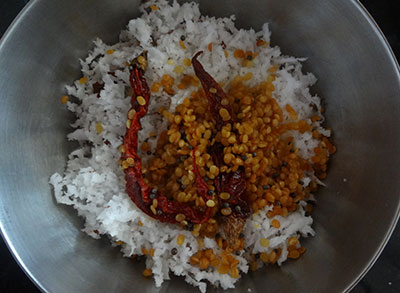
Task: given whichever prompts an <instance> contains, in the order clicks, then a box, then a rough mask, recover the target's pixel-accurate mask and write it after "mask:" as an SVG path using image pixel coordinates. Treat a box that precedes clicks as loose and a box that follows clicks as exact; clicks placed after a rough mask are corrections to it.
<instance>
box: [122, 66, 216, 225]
mask: <svg viewBox="0 0 400 293" xmlns="http://www.w3.org/2000/svg"><path fill="white" fill-rule="evenodd" d="M130 83H131V87H132V90H133V95H132V99H131V109H130V110H132V109H133V110H135V112H136V114H135V115H134V117H133V118H132V120H130V122H128V123H129V127H127V130H126V133H125V136H124V142H123V144H124V147H125V152H124V153H123V154H122V156H121V160H123V161H126V160H127V159H129V158H132V159H133V160H134V163H133V164H130V165H129V166H128V167H127V168H125V169H124V172H125V179H126V192H127V193H128V195H129V197H130V198H131V199H132V201H133V202H134V203H135V204H136V205H137V207H139V208H140V209H141V210H142V211H143V212H145V213H146V214H148V215H149V216H151V217H153V218H155V219H157V220H159V221H161V222H168V223H176V222H177V221H176V219H175V217H176V215H177V214H178V213H179V214H184V215H185V218H186V221H188V222H189V221H190V222H192V223H195V224H196V223H204V222H206V221H207V220H208V219H209V218H210V217H211V212H212V208H210V207H207V208H205V209H204V208H203V209H201V208H194V207H191V206H190V205H188V204H184V203H180V202H177V201H173V200H170V199H168V198H167V197H166V196H165V195H163V194H161V193H160V192H158V191H157V190H156V189H152V188H150V187H149V186H148V185H147V184H146V183H145V182H144V180H143V174H142V163H141V159H140V157H139V155H138V154H137V150H138V132H139V130H140V129H141V124H140V119H141V118H142V117H143V116H144V115H146V113H147V110H148V105H149V100H150V90H149V87H148V85H147V82H146V79H145V78H144V71H143V69H142V68H140V67H139V66H138V65H133V69H132V70H131V74H130ZM138 96H142V97H143V98H144V100H145V102H146V103H145V104H144V105H139V103H138V102H137V101H136V99H137V97H138ZM192 156H193V157H194V150H193V153H192ZM195 161H196V160H193V169H194V170H195V172H196V174H197V175H196V185H197V190H198V192H199V194H200V195H201V196H202V197H203V199H204V201H205V202H206V201H207V200H209V199H211V198H212V196H211V195H208V185H207V183H206V182H205V181H204V180H203V179H202V178H201V177H200V176H198V169H197V165H196V163H195ZM155 199H156V200H157V208H156V209H155V211H156V213H154V212H153V211H152V209H151V206H152V205H153V202H154V200H155Z"/></svg>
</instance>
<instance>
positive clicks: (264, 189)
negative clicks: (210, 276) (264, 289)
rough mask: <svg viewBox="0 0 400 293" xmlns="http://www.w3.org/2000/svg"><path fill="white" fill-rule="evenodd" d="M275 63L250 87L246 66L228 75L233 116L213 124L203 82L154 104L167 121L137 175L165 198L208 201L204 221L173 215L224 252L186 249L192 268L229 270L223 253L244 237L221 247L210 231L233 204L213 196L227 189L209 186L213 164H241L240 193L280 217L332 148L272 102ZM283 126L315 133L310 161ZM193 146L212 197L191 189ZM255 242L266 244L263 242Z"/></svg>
mask: <svg viewBox="0 0 400 293" xmlns="http://www.w3.org/2000/svg"><path fill="white" fill-rule="evenodd" d="M243 56H245V54H243ZM188 65H190V64H188ZM276 71H277V66H273V67H271V68H270V69H269V70H268V72H269V75H268V77H267V79H266V80H265V81H264V82H262V83H260V84H259V85H257V86H256V87H249V86H248V85H246V82H247V81H249V80H250V79H251V78H252V73H247V74H245V75H243V76H236V77H235V78H234V79H233V81H232V82H231V84H230V85H229V86H228V91H227V98H225V99H224V100H222V102H221V103H222V105H231V107H232V109H233V112H234V113H233V114H234V116H235V117H234V118H235V119H234V121H235V122H233V123H227V124H225V125H224V126H223V127H222V128H221V129H220V131H217V129H216V125H215V119H214V117H212V114H211V112H210V111H209V109H208V107H209V105H208V102H207V98H206V96H205V92H204V90H203V89H199V90H196V91H193V92H192V94H191V97H187V98H185V100H184V101H183V103H182V104H180V105H178V106H177V107H176V110H175V112H174V113H171V112H168V111H167V110H165V109H163V108H160V109H159V113H160V114H161V115H163V116H164V117H165V118H166V119H168V121H169V127H168V130H166V131H165V132H163V133H162V134H161V135H160V137H159V139H158V143H157V148H156V151H155V154H154V156H153V157H152V159H151V160H150V161H149V163H148V165H147V166H145V167H144V168H143V173H144V174H145V175H146V177H145V181H146V183H147V184H149V185H150V186H153V187H154V188H157V189H158V190H159V191H160V192H161V193H163V194H165V195H166V196H168V197H169V198H170V199H174V200H176V201H178V202H185V203H190V204H191V205H193V206H196V207H204V206H208V207H213V217H212V218H211V219H210V220H209V221H208V222H206V223H203V224H195V225H193V226H191V227H187V226H188V222H187V221H185V217H184V215H182V214H178V215H177V216H176V220H177V221H178V222H180V223H181V225H182V226H183V227H185V228H189V229H190V230H192V233H193V235H194V236H196V237H199V239H200V240H201V238H202V237H205V236H206V237H212V238H215V239H216V241H217V243H218V244H219V246H220V247H221V248H223V249H225V252H224V253H226V255H225V254H223V255H222V258H221V256H215V255H214V253H213V252H212V251H210V250H204V251H203V250H200V251H198V252H197V253H196V254H195V255H193V256H192V258H191V263H192V264H193V265H198V266H199V267H200V268H204V269H206V268H208V267H209V266H218V271H220V272H221V273H228V272H230V273H231V275H232V276H236V275H237V273H236V271H235V269H233V270H231V269H230V265H231V263H233V264H235V261H234V257H233V256H232V255H231V253H232V252H234V251H238V250H241V249H243V247H244V239H243V238H240V237H239V238H238V239H236V240H235V241H234V242H233V243H234V244H233V245H231V247H228V245H227V241H226V239H222V237H221V236H220V234H219V233H218V232H219V225H220V221H221V217H224V216H229V215H230V214H231V213H232V208H233V207H230V206H227V205H222V204H220V201H221V200H226V199H228V198H229V197H230V194H229V193H226V192H222V193H220V194H215V186H214V185H213V179H214V178H215V177H216V176H218V174H219V173H220V172H226V173H230V172H235V171H236V170H238V168H244V170H245V177H246V180H247V185H246V197H247V200H248V202H249V203H250V206H251V209H252V212H253V213H258V212H260V211H261V210H262V209H263V208H264V207H265V206H267V205H269V206H272V210H270V211H268V213H267V216H268V217H269V218H272V217H274V216H276V215H280V216H283V217H286V216H287V215H288V214H289V213H291V212H292V211H294V210H296V209H297V204H298V202H299V201H301V200H307V199H308V198H309V197H310V192H314V191H316V189H317V184H316V182H311V183H310V185H309V186H307V187H304V186H303V182H302V177H303V174H304V172H307V171H312V170H314V171H315V174H316V176H317V177H318V178H320V179H323V178H325V177H326V170H327V163H328V158H329V155H331V154H333V153H334V152H335V150H336V149H335V146H334V145H333V144H332V143H331V142H330V140H329V139H328V138H327V137H324V136H323V135H322V134H320V133H318V131H316V130H314V129H313V127H312V125H311V124H310V123H309V122H307V121H306V120H298V115H297V113H296V112H295V111H294V110H293V107H292V106H291V105H289V104H288V105H286V106H285V109H282V108H281V107H280V106H279V105H278V103H277V101H276V100H275V99H274V94H273V92H274V85H273V82H274V80H275V72H276ZM174 82H175V81H174V80H173V78H172V77H170V76H167V75H166V76H163V78H162V80H161V82H160V83H154V84H153V86H152V91H159V90H160V88H161V87H163V88H164V90H165V92H166V93H169V94H171V93H172V86H173V85H174ZM198 84H199V82H198V80H197V78H196V77H195V76H189V75H185V76H184V78H183V79H182V81H180V82H179V84H178V88H186V87H188V86H190V85H198ZM211 90H212V89H210V91H211ZM284 110H286V111H287V113H288V114H289V116H290V121H289V122H283V111H284ZM219 115H220V116H221V118H222V120H224V121H228V120H230V119H231V118H233V117H230V114H229V113H228V112H227V111H226V110H225V111H224V109H221V111H220V112H219ZM318 119H320V117H318V116H314V117H312V119H311V121H316V120H318ZM290 130H295V131H299V132H300V133H304V132H312V135H313V137H314V138H316V139H318V140H319V146H318V147H317V148H315V149H314V152H315V155H314V156H313V157H312V163H309V162H308V161H307V160H305V159H303V158H301V157H300V156H299V154H298V149H297V148H296V146H295V145H294V143H293V137H291V136H287V135H284V134H285V133H286V132H288V131H290ZM216 142H218V143H220V144H222V145H223V147H224V149H223V153H224V156H223V161H224V164H223V165H222V166H220V168H218V167H217V166H216V165H217V164H216V163H215V162H214V161H213V156H212V153H211V152H210V149H212V146H213V145H214V144H215V143H216ZM141 149H142V151H145V152H146V151H148V150H149V147H148V144H147V143H146V142H144V143H143V144H142V145H141ZM193 149H195V160H196V164H197V166H198V168H199V173H200V175H201V176H202V177H203V178H204V179H205V181H206V182H207V183H208V188H209V192H210V193H211V194H213V195H214V197H213V200H209V201H207V202H204V200H203V198H202V197H201V196H199V195H198V194H197V190H196V184H195V174H194V172H193V161H192V160H193V159H192V156H191V153H192V150H193ZM307 211H309V212H310V211H311V206H307ZM279 225H280V223H279V221H278V220H273V221H272V226H274V227H276V228H279ZM294 238H295V239H294ZM265 240H266V241H268V240H267V239H265ZM266 241H265V242H266ZM289 242H291V243H289V248H290V249H289V255H288V257H289V258H293V259H295V258H298V257H299V256H300V254H301V253H303V252H304V251H305V249H304V248H303V247H297V246H299V245H298V240H297V238H296V237H293V239H289ZM262 245H266V246H268V243H262ZM280 253H281V251H279V249H277V250H276V251H272V252H271V253H270V254H269V255H267V254H265V253H262V254H261V255H259V256H257V255H255V256H253V257H254V258H257V257H261V259H262V260H263V261H264V262H272V263H273V262H275V261H276V260H277V258H278V256H279V255H280ZM224 255H225V256H224ZM231 258H233V259H231ZM256 266H257V263H256V262H253V263H252V265H251V269H256ZM232 267H235V265H232Z"/></svg>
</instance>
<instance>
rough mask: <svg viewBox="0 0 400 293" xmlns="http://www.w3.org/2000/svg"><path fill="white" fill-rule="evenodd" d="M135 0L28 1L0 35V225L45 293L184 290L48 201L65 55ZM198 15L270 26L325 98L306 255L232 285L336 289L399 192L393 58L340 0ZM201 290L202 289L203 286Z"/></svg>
mask: <svg viewBox="0 0 400 293" xmlns="http://www.w3.org/2000/svg"><path fill="white" fill-rule="evenodd" d="M139 2H140V1H137V0H119V1H114V0H101V1H100V0H86V1H79V0H69V1H64V0H36V1H31V2H30V3H29V5H27V7H26V8H25V9H24V10H23V11H22V12H21V13H20V15H19V17H18V18H17V19H16V20H15V21H14V23H13V25H12V26H11V27H10V29H9V30H8V32H7V33H6V34H5V35H4V37H3V39H2V41H1V43H0V97H1V100H0V101H1V102H0V133H1V135H0V137H1V140H0V150H1V155H0V156H1V160H0V180H1V181H0V194H1V197H0V224H1V231H2V234H3V237H4V238H5V240H6V241H7V243H8V245H9V248H10V249H11V251H12V252H13V254H14V256H15V258H16V259H17V260H18V262H19V263H20V265H21V267H22V268H23V269H24V270H25V272H26V273H27V274H28V276H29V277H30V278H31V279H32V281H34V282H35V283H36V284H37V286H38V287H39V288H40V289H41V290H43V291H45V292H112V291H115V292H129V291H137V292H167V291H169V292H189V291H193V290H194V289H193V288H192V287H190V286H189V285H187V284H185V283H184V282H183V280H181V279H179V278H172V280H171V281H168V282H165V283H164V285H163V286H162V287H161V288H160V289H158V288H156V287H155V286H154V285H153V282H152V281H150V280H145V279H144V278H143V277H142V276H141V272H142V270H143V263H142V264H140V263H139V264H138V263H134V262H132V261H131V260H129V259H125V258H123V257H122V255H121V254H120V253H119V252H118V250H117V249H115V248H112V247H111V246H110V245H109V243H108V241H107V240H106V239H103V240H100V241H97V240H93V239H91V238H90V237H88V236H86V235H85V234H84V233H83V232H81V231H80V229H81V228H82V220H81V219H79V218H78V217H77V215H76V213H75V211H74V210H72V209H71V208H68V207H65V206H61V205H57V204H56V202H55V200H54V198H53V194H52V190H51V188H50V185H49V183H48V181H49V176H50V175H51V174H53V173H54V172H56V171H57V172H62V171H63V169H64V167H65V164H66V158H67V155H68V153H69V152H70V151H71V150H73V149H74V148H75V147H76V146H75V145H74V144H71V143H69V142H67V140H66V134H67V133H68V132H69V131H70V130H71V129H70V127H69V123H70V122H71V121H73V117H72V115H71V114H70V113H69V112H68V111H67V110H66V108H65V106H63V105H61V103H60V97H61V96H62V95H63V94H64V93H65V91H64V86H65V85H66V84H70V83H71V82H72V81H73V80H75V79H77V78H78V77H79V75H80V72H79V63H78V58H82V57H84V56H85V55H86V53H87V51H88V50H89V49H90V48H92V46H93V44H92V40H93V39H94V38H95V37H97V36H98V37H100V38H102V39H104V40H105V41H106V42H108V43H113V42H116V41H117V39H118V35H119V31H120V30H121V29H122V28H124V26H125V25H126V24H127V22H128V20H129V19H130V18H133V17H136V16H138V14H139V13H138V5H139ZM200 7H201V10H202V12H203V13H204V14H209V15H213V16H227V15H230V14H235V15H236V16H237V25H238V26H240V27H245V28H249V27H253V28H256V29H259V28H260V27H261V25H262V24H263V23H264V22H269V23H270V27H271V30H272V33H273V35H272V43H273V44H277V45H279V46H280V47H281V48H282V50H283V52H284V53H286V54H289V55H294V56H305V57H308V58H309V59H308V61H307V62H306V66H305V68H304V69H305V70H306V71H312V72H313V73H315V74H316V76H317V77H318V79H319V82H318V84H317V86H316V87H314V91H315V92H316V93H318V94H319V95H320V96H321V97H322V98H323V100H324V102H325V104H326V109H327V110H326V117H327V121H328V123H327V124H328V125H329V126H331V127H332V128H333V130H334V140H335V143H336V145H337V148H338V152H337V154H336V155H335V156H334V157H333V159H332V161H331V164H330V169H329V176H328V178H327V180H326V184H327V186H326V188H323V189H321V190H320V191H319V192H318V194H317V198H318V203H317V207H316V208H315V212H314V219H315V222H314V228H315V230H316V232H317V235H316V236H315V237H314V238H313V239H309V240H307V241H306V242H305V247H306V248H307V253H306V254H305V255H304V256H303V257H302V258H301V259H300V260H299V261H296V262H292V261H289V262H288V263H287V264H285V265H283V266H282V267H280V268H279V267H273V266H270V267H268V268H265V269H262V270H260V271H257V272H255V273H250V274H248V275H247V276H245V277H243V278H242V280H240V282H238V283H237V287H236V289H235V290H234V291H235V292H247V289H251V290H252V292H264V291H265V290H267V289H268V291H269V292H274V291H279V292H294V291H296V292H322V291H324V292H340V291H349V290H351V288H352V287H353V286H354V285H355V284H356V283H357V282H358V281H359V280H360V279H361V278H362V277H363V275H364V274H365V273H366V271H367V270H368V269H369V268H370V267H371V266H372V264H373V263H374V261H375V260H376V258H377V257H378V255H379V254H380V252H381V251H382V249H383V247H384V246H385V244H386V242H387V241H388V239H389V236H390V234H391V232H392V230H393V228H394V226H395V224H396V221H397V219H398V216H399V208H400V200H399V199H400V198H399V187H398V182H397V180H398V179H399V178H400V155H399V153H398V150H399V149H400V128H399V125H400V100H399V97H400V77H399V67H398V64H397V63H396V61H395V58H394V56H393V53H392V51H391V49H390V47H389V45H388V43H387V41H386V40H385V38H384V36H383V34H382V32H381V31H380V30H379V28H378V27H377V25H376V24H375V23H374V21H373V19H372V18H371V16H370V15H369V14H368V12H366V10H365V9H364V8H363V7H362V6H361V5H360V3H359V2H357V1H353V0H331V1H320V0H302V1H298V0H280V1H274V0H251V1H240V0H218V1H212V0H206V1H201V6H200ZM213 291H214V290H213V289H212V290H211V292H213Z"/></svg>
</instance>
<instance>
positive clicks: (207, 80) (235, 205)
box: [192, 51, 250, 218]
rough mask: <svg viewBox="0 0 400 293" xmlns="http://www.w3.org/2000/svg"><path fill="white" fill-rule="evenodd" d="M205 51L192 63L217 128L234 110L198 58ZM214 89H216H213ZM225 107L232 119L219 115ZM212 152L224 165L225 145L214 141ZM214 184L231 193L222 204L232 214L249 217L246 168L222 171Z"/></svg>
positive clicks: (215, 162) (217, 188)
mask: <svg viewBox="0 0 400 293" xmlns="http://www.w3.org/2000/svg"><path fill="white" fill-rule="evenodd" d="M202 53H203V51H200V52H198V53H196V54H195V55H194V57H193V58H192V64H193V68H194V72H195V74H196V76H197V77H198V78H199V80H200V82H201V85H202V87H203V89H204V91H205V94H206V96H207V99H208V104H209V107H210V111H211V113H212V114H213V117H214V119H215V121H216V125H217V129H221V127H222V126H223V125H224V124H226V123H232V122H233V118H232V117H233V110H232V108H231V107H230V105H229V104H228V105H225V106H224V105H222V104H221V102H222V99H227V95H226V94H225V92H224V91H223V89H222V88H221V87H220V86H219V84H218V83H217V82H216V81H215V80H214V78H212V76H211V75H210V74H209V73H207V72H206V71H205V70H204V67H203V66H202V65H201V63H200V62H199V61H198V60H197V58H198V56H199V55H201V54H202ZM211 89H214V90H211ZM221 108H225V109H226V110H227V111H228V112H229V114H230V116H231V119H230V120H228V121H223V120H222V118H221V116H220V115H219V110H220V109H221ZM208 152H209V154H211V156H212V158H213V161H214V164H215V165H216V166H217V167H221V166H222V165H223V156H224V146H223V145H222V144H220V143H218V142H216V143H214V145H213V146H211V147H210V148H209V150H208ZM214 184H215V187H216V190H217V192H218V193H221V192H227V193H229V195H230V198H229V199H228V200H221V203H222V204H227V205H228V206H229V207H231V209H232V214H233V215H234V216H236V217H240V218H247V217H248V216H249V215H250V208H249V205H248V203H247V201H246V200H245V199H244V196H245V190H246V180H245V178H244V170H243V169H242V168H239V169H238V170H237V171H236V172H231V173H224V172H222V173H220V174H219V176H217V178H216V179H215V180H214Z"/></svg>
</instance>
